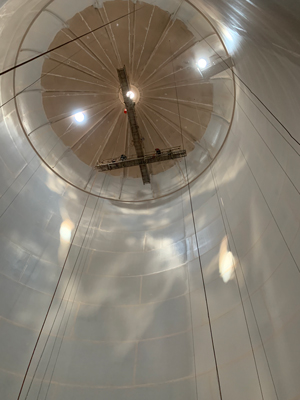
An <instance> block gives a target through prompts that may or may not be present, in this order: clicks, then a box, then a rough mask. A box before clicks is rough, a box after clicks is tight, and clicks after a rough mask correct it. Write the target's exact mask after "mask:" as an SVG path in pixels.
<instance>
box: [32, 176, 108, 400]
mask: <svg viewBox="0 0 300 400" xmlns="http://www.w3.org/2000/svg"><path fill="white" fill-rule="evenodd" d="M105 179H106V175H105ZM105 179H104V182H105ZM104 182H103V185H104ZM103 185H102V187H103ZM100 191H101V189H100ZM98 203H99V198H97V200H96V204H95V207H94V210H93V213H92V216H91V218H90V221H89V224H88V227H87V229H86V231H85V235H84V238H83V241H82V244H81V246H80V249H79V252H78V255H77V257H76V260H75V263H74V267H73V271H74V269H75V268H76V265H77V263H78V260H79V257H80V256H81V253H82V250H83V246H84V245H85V242H86V237H87V234H88V232H89V230H90V226H91V223H92V221H93V220H94V215H95V213H96V210H97V207H98ZM102 204H103V203H102ZM86 253H87V252H86ZM83 258H84V250H83V254H82V257H81V262H79V265H78V268H77V271H76V275H75V278H74V280H73V284H72V287H71V289H70V292H69V296H68V299H67V300H65V301H66V306H65V308H64V312H63V315H62V317H61V320H60V324H59V327H58V330H57V334H56V337H55V340H54V343H53V346H52V349H51V352H50V356H49V359H48V363H47V365H46V368H45V371H44V375H43V378H42V380H41V383H40V388H39V391H38V394H37V397H36V399H39V398H40V393H41V390H42V386H43V382H44V380H45V376H46V373H47V370H48V368H49V365H50V361H51V358H52V355H53V352H54V349H55V346H56V343H57V340H58V339H60V340H61V341H60V344H59V346H58V351H57V355H56V358H55V362H54V365H53V368H52V372H51V378H50V380H49V382H48V386H47V391H46V394H45V397H44V399H46V398H47V396H48V392H49V388H50V385H51V382H52V378H53V374H54V371H55V368H56V364H57V361H58V357H59V354H60V350H61V347H62V343H63V341H64V337H65V333H66V330H67V327H68V324H69V320H70V316H71V313H72V310H73V306H74V304H75V298H76V295H77V292H78V288H79V284H80V281H81V279H82V275H83V271H84V268H85V263H86V259H85V261H84V262H83V266H82V268H81V271H80V264H81V263H82V261H83ZM79 271H80V273H79ZM78 274H79V275H78ZM78 276H79V278H78V282H77V287H76V289H75V294H74V296H73V300H71V303H72V305H71V308H70V311H69V314H68V316H67V321H66V324H65V327H64V330H63V335H62V336H61V337H60V336H59V332H60V330H61V327H62V323H63V321H64V319H65V315H66V311H67V308H68V305H69V303H70V298H71V295H72V293H73V289H74V287H75V284H76V280H77V277H78ZM69 281H70V280H69ZM68 284H69V282H68ZM68 284H67V286H66V289H65V291H64V294H63V296H62V298H61V302H60V306H61V304H62V302H63V300H64V298H65V294H66V291H67V289H68ZM60 306H59V308H58V310H57V313H56V317H57V316H58V313H59V311H60ZM54 323H55V321H54V322H53V325H52V327H53V326H54ZM25 400H26V399H25Z"/></svg>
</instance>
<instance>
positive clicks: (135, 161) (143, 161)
mask: <svg viewBox="0 0 300 400" xmlns="http://www.w3.org/2000/svg"><path fill="white" fill-rule="evenodd" d="M182 157H186V150H180V147H173V148H171V149H166V150H161V154H156V153H155V154H153V153H149V154H145V155H144V156H143V157H128V158H127V160H118V161H116V160H109V161H103V162H98V163H97V165H96V167H95V169H96V170H98V171H112V170H115V169H120V168H128V167H134V166H137V165H139V166H141V165H144V166H146V165H147V164H152V163H156V162H161V161H168V160H174V159H177V158H182Z"/></svg>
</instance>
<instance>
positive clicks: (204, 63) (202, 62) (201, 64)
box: [197, 58, 207, 69]
mask: <svg viewBox="0 0 300 400" xmlns="http://www.w3.org/2000/svg"><path fill="white" fill-rule="evenodd" d="M197 65H198V67H199V68H200V69H204V68H205V67H206V66H207V61H206V60H205V59H204V58H200V60H198V61H197Z"/></svg>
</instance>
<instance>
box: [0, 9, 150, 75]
mask: <svg viewBox="0 0 300 400" xmlns="http://www.w3.org/2000/svg"><path fill="white" fill-rule="evenodd" d="M142 8H144V6H142V7H140V8H138V9H137V10H134V11H130V12H129V13H127V14H124V15H122V16H121V17H118V18H115V19H113V20H112V21H109V22H107V23H106V24H103V25H101V26H98V28H95V29H92V30H90V31H88V32H86V33H83V34H82V35H80V36H77V37H76V38H74V39H71V40H68V41H67V42H65V43H62V44H60V45H58V46H56V47H53V48H52V49H50V50H47V51H44V52H43V53H40V54H39V55H37V56H35V57H32V58H30V59H29V60H26V61H23V62H21V63H20V64H17V65H15V66H14V67H11V68H8V69H6V70H4V71H2V72H0V76H2V75H5V74H7V73H8V72H11V71H13V70H15V69H17V68H19V67H22V66H23V65H26V64H28V63H30V62H32V61H34V60H37V59H38V58H40V57H43V56H45V55H46V54H49V53H51V52H52V51H54V50H58V49H61V48H62V47H64V46H66V45H68V44H70V43H73V42H76V41H77V40H79V39H81V38H83V37H85V36H87V35H90V34H91V33H94V32H96V31H98V30H99V29H102V28H104V27H105V26H107V25H110V24H112V23H114V22H116V21H119V20H120V19H122V18H125V17H127V16H128V15H130V14H133V13H136V12H138V11H140V10H141V9H142Z"/></svg>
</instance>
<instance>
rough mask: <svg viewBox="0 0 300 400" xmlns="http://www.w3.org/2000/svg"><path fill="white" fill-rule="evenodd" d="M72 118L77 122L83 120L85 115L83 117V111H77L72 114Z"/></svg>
mask: <svg viewBox="0 0 300 400" xmlns="http://www.w3.org/2000/svg"><path fill="white" fill-rule="evenodd" d="M74 118H75V120H76V121H77V122H83V121H84V118H85V117H84V114H83V112H78V113H76V114H74Z"/></svg>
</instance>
